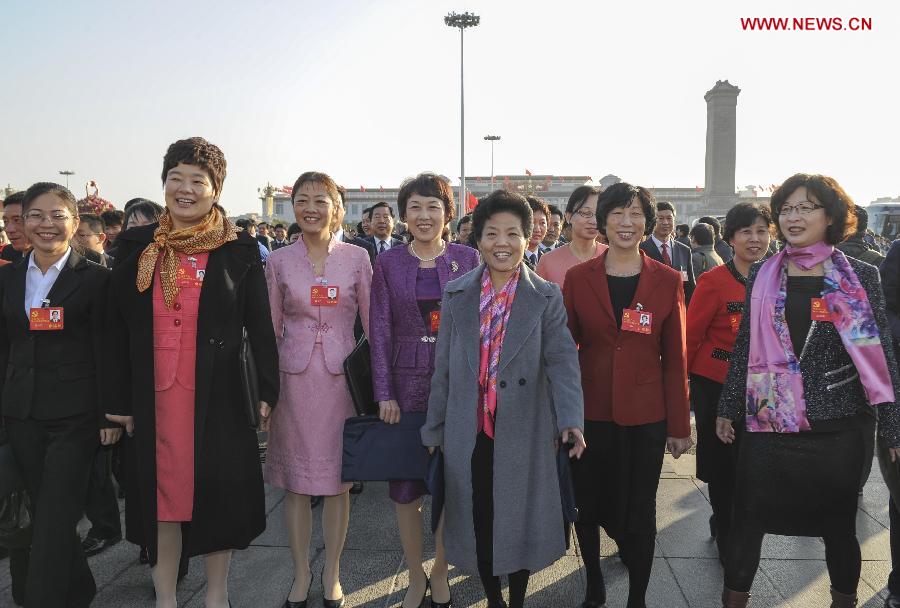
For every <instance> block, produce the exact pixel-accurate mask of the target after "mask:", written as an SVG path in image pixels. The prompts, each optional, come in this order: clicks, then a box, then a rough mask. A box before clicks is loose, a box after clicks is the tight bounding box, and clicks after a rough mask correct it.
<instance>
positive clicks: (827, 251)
mask: <svg viewBox="0 0 900 608" xmlns="http://www.w3.org/2000/svg"><path fill="white" fill-rule="evenodd" d="M788 260H790V261H792V262H793V263H794V264H796V265H797V266H799V267H800V268H802V269H804V270H809V269H811V268H813V267H814V266H816V265H817V264H819V263H822V264H823V265H824V268H825V283H824V288H823V290H822V299H823V300H824V301H825V305H826V306H827V307H828V310H829V312H830V313H831V322H832V323H834V327H835V329H837V331H838V334H840V336H841V342H842V343H843V344H844V348H846V349H847V353H848V354H849V355H850V359H851V360H852V361H853V365H854V366H855V367H856V370H857V372H858V373H859V378H860V381H861V382H862V385H863V389H864V390H865V392H866V397H867V399H868V401H869V403H870V404H872V405H876V404H879V403H886V402H892V401H894V388H893V386H892V384H891V376H890V373H889V372H888V367H887V360H886V359H885V357H884V350H882V346H881V336H880V334H879V332H878V325H877V324H876V323H875V316H874V315H873V314H872V306H871V304H870V303H869V298H868V296H867V294H866V290H865V289H864V288H863V286H862V285H861V284H860V282H859V277H857V276H856V272H854V270H853V268H852V267H851V266H850V263H849V262H848V261H847V258H846V256H845V255H844V254H843V253H842V252H841V251H839V250H837V249H835V248H834V247H832V246H831V245H828V244H827V243H824V242H819V243H816V244H815V245H810V246H808V247H791V246H790V245H789V246H787V247H786V248H785V249H784V250H782V251H781V252H780V253H778V254H777V255H775V256H774V257H772V258H771V259H769V260H768V261H766V262H765V263H764V264H763V265H762V267H761V268H760V269H759V273H758V274H757V276H756V282H755V283H754V284H753V292H752V294H751V300H752V301H751V307H750V359H749V361H748V363H749V365H748V369H747V430H748V431H750V432H762V433H766V432H768V433H798V432H800V431H809V430H810V425H809V420H808V419H807V417H806V400H805V399H804V395H803V376H802V375H801V372H800V361H799V357H798V355H797V354H796V353H795V352H794V348H793V345H792V344H791V337H790V333H789V332H788V327H787V322H786V320H785V316H784V304H785V299H786V294H787V262H788ZM813 327H815V322H814V324H813ZM810 331H812V329H810Z"/></svg>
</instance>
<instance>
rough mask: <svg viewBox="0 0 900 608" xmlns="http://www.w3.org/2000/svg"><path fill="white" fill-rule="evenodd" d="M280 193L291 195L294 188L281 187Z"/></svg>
mask: <svg viewBox="0 0 900 608" xmlns="http://www.w3.org/2000/svg"><path fill="white" fill-rule="evenodd" d="M281 191H282V192H284V193H285V194H293V193H294V187H293V186H282V187H281Z"/></svg>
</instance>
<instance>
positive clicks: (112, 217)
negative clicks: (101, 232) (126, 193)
mask: <svg viewBox="0 0 900 608" xmlns="http://www.w3.org/2000/svg"><path fill="white" fill-rule="evenodd" d="M100 217H102V218H103V223H104V224H106V227H107V228H109V227H110V226H122V225H124V224H125V212H124V211H120V210H118V209H110V210H108V211H104V212H103V213H101V214H100Z"/></svg>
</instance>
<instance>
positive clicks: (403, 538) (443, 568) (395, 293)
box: [369, 173, 478, 608]
mask: <svg viewBox="0 0 900 608" xmlns="http://www.w3.org/2000/svg"><path fill="white" fill-rule="evenodd" d="M397 207H398V209H399V211H400V219H401V220H402V221H404V222H406V224H407V226H408V227H409V232H410V234H411V235H412V237H413V241H412V242H411V243H410V244H409V245H407V246H405V247H394V248H392V249H390V250H389V251H386V252H384V253H383V254H381V255H379V256H378V258H377V261H376V263H375V275H374V278H373V279H372V307H371V308H372V311H371V322H372V330H371V332H370V333H369V342H370V343H371V345H372V385H373V388H374V389H375V399H376V400H378V402H379V409H380V414H381V419H382V420H384V421H385V422H387V423H389V424H396V423H398V422H400V418H401V416H404V415H406V413H407V412H409V413H411V412H425V411H426V410H427V409H428V395H429V392H430V391H431V376H432V375H433V374H434V348H435V342H436V341H437V328H438V325H439V324H440V319H441V312H440V310H441V297H442V294H443V292H444V287H445V286H446V285H447V282H448V281H451V280H453V279H458V278H459V277H461V276H463V275H464V274H466V273H467V272H469V271H470V270H472V269H473V268H475V267H476V266H477V265H478V252H477V251H475V250H474V249H472V248H471V247H466V246H465V245H455V244H448V243H447V242H445V241H444V240H442V239H441V234H442V232H443V230H444V227H445V226H446V225H447V222H449V221H450V220H451V219H453V189H452V188H451V187H450V183H449V182H447V180H445V179H444V178H442V177H440V176H438V175H435V174H434V173H421V174H419V175H417V176H416V177H414V178H412V179H408V180H406V181H405V182H403V185H402V186H401V187H400V192H399V193H398V195H397ZM425 493H426V489H425V483H424V482H422V481H418V480H413V481H392V482H391V483H390V495H391V500H393V501H394V505H395V507H396V511H397V524H398V526H399V528H400V543H401V544H402V545H403V555H404V557H405V558H406V564H407V567H408V568H409V589H408V590H407V594H406V598H405V599H404V600H403V605H402V608H416V607H417V606H423V605H424V602H425V595H426V592H427V588H428V579H427V578H426V577H425V570H424V569H423V568H422V495H424V494H425ZM431 605H432V606H433V607H434V608H447V607H448V606H450V585H449V583H448V582H447V559H446V558H445V557H444V544H443V542H442V539H441V534H440V533H438V534H437V536H436V538H435V557H434V566H433V567H432V569H431Z"/></svg>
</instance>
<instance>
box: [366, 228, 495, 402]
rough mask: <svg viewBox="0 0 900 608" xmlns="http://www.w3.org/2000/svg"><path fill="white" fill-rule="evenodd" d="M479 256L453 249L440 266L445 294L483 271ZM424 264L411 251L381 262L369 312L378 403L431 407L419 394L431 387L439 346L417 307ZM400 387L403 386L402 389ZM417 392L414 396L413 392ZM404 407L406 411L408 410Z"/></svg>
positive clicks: (393, 254) (394, 252)
mask: <svg viewBox="0 0 900 608" xmlns="http://www.w3.org/2000/svg"><path fill="white" fill-rule="evenodd" d="M478 264H479V260H478V252H477V251H476V250H475V249H472V248H470V247H466V246H464V245H456V244H452V243H451V244H449V245H447V251H446V252H445V253H444V254H443V255H442V256H440V257H439V258H437V259H436V260H435V265H436V268H437V271H438V277H439V279H440V282H441V292H442V293H443V291H444V287H445V286H446V285H447V282H448V281H452V280H453V279H457V278H459V277H461V276H463V275H464V274H466V273H467V272H469V271H470V270H472V269H473V268H475V267H476V266H478ZM418 268H419V260H418V259H417V258H416V257H414V256H413V255H411V254H410V253H409V251H407V248H406V247H395V248H393V249H390V250H388V251H386V252H384V253H382V254H381V255H379V256H378V257H377V258H376V261H375V274H374V275H373V276H372V299H371V304H370V307H369V325H370V331H369V345H370V348H371V352H372V385H373V387H374V389H375V400H376V401H388V400H391V399H396V400H398V401H401V400H403V401H405V400H406V399H403V397H404V396H407V395H409V396H410V397H411V398H414V399H415V400H416V401H419V400H420V399H424V400H425V402H427V399H428V395H427V389H425V390H426V394H424V395H421V396H420V395H415V397H413V396H412V395H410V393H418V392H421V390H422V389H419V390H416V389H413V387H411V386H408V385H409V384H415V385H417V386H416V388H418V387H421V386H427V379H428V378H429V377H430V376H431V373H432V368H433V366H434V342H431V341H429V340H423V338H424V337H427V334H428V332H427V331H426V328H425V323H424V321H423V320H422V315H421V313H420V312H419V305H418V302H417V301H416V272H417V270H418ZM401 383H403V385H402V386H401ZM410 389H413V390H410ZM404 405H405V404H400V408H401V410H406V408H405V407H404Z"/></svg>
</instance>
